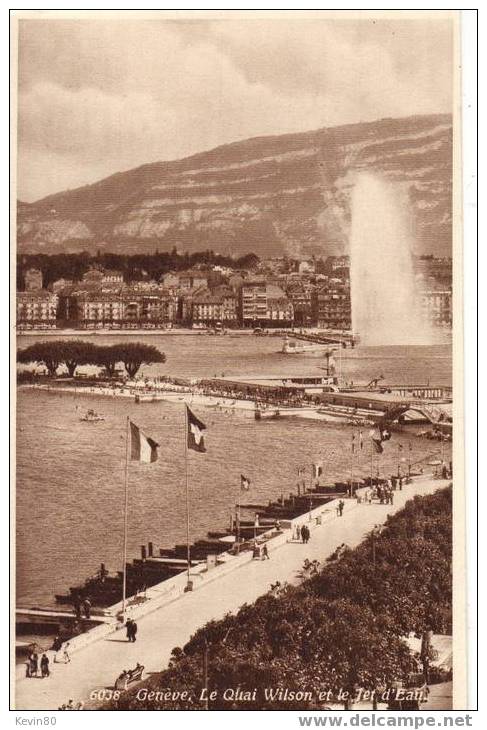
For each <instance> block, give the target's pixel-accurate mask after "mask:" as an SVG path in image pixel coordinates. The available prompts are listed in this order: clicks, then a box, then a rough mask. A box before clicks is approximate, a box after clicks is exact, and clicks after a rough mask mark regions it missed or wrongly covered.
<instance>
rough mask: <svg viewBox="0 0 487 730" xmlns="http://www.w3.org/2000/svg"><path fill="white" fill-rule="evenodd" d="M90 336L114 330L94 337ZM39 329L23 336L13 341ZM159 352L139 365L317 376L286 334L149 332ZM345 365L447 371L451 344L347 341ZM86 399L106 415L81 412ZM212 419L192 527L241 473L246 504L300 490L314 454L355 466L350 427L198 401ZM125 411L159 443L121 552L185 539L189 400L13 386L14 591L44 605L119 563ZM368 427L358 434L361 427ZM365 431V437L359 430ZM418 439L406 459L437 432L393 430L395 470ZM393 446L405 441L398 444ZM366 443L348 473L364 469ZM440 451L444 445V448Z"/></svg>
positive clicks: (390, 447)
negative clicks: (285, 341)
mask: <svg viewBox="0 0 487 730" xmlns="http://www.w3.org/2000/svg"><path fill="white" fill-rule="evenodd" d="M92 339H93V341H95V342H97V343H100V344H101V343H103V342H107V343H108V342H111V343H113V342H114V341H116V337H110V336H108V337H104V336H96V337H94V338H92ZM32 341H33V338H31V337H25V338H19V346H21V347H23V346H25V345H26V343H31V342H32ZM144 341H146V342H150V343H151V344H155V345H156V346H158V347H159V348H160V349H162V350H164V351H165V353H166V355H167V362H166V363H165V364H163V365H154V366H151V367H144V368H143V372H144V375H152V374H169V375H182V376H193V377H202V376H205V375H206V376H213V375H216V374H218V375H221V374H222V373H225V375H227V376H231V375H244V374H286V375H290V374H297V373H301V374H308V373H310V374H312V373H316V374H319V373H320V372H322V371H320V370H319V366H320V365H323V361H322V359H321V358H320V357H316V356H313V355H302V356H294V355H293V356H286V355H283V354H281V353H280V352H279V349H280V347H281V340H280V339H278V338H270V337H269V338H267V337H253V336H245V337H230V336H225V337H211V336H183V335H177V336H171V335H169V336H167V335H164V336H157V335H154V336H148V337H147V336H145V337H144ZM341 367H342V372H343V376H344V378H345V379H347V380H353V381H354V382H356V383H359V382H368V381H369V380H371V379H372V378H373V377H376V376H378V375H383V376H384V378H385V381H386V382H389V383H402V382H404V383H406V382H409V383H417V384H422V383H426V382H428V381H430V382H431V383H432V384H450V383H451V348H450V346H448V345H439V346H435V347H409V348H405V347H390V348H384V347H380V348H379V347H377V348H372V347H370V348H361V347H357V348H356V349H355V350H346V351H343V353H342V358H341ZM87 408H95V409H96V410H97V411H98V412H100V413H102V414H103V415H104V416H105V421H103V422H99V423H83V422H80V420H79V418H80V415H81V414H82V413H83V412H84V411H85V410H86V409H87ZM197 415H198V416H199V417H200V418H201V419H202V420H203V421H204V422H205V423H206V425H207V428H208V430H207V432H206V434H207V435H206V442H207V449H208V452H207V453H206V454H197V453H194V452H190V456H189V459H190V463H189V470H190V484H191V489H190V491H191V534H192V538H193V539H198V538H201V537H205V536H206V532H207V531H208V530H209V529H213V530H217V529H220V528H224V527H226V526H227V525H228V524H229V521H230V513H231V510H232V508H233V507H234V505H235V502H236V500H237V498H238V494H239V486H240V474H242V473H243V474H245V475H246V476H247V477H249V478H250V480H251V491H250V492H249V493H248V494H247V495H245V496H246V499H247V500H248V501H249V502H255V503H266V502H267V501H268V500H269V499H275V498H276V497H277V496H278V495H280V494H281V493H284V494H287V493H288V492H289V491H291V490H293V489H295V487H296V482H297V468H298V466H306V467H307V475H308V478H309V471H310V469H309V467H310V464H311V463H312V462H313V461H316V460H321V461H323V463H324V467H325V477H324V479H325V480H326V481H333V480H334V479H342V478H345V479H346V478H348V477H349V476H350V444H351V427H350V426H346V425H329V424H324V423H322V422H313V421H305V420H301V419H289V420H287V419H286V420H283V421H273V420H271V421H268V420H264V421H260V422H256V421H254V420H253V419H251V418H249V417H248V416H245V415H243V414H241V413H240V414H238V413H237V414H226V413H221V412H218V413H216V412H215V411H214V410H212V409H205V408H200V409H197ZM126 416H130V418H131V419H132V420H133V421H134V422H135V423H137V424H138V425H139V426H141V427H142V428H143V430H144V431H145V432H146V433H147V434H148V435H150V436H151V437H152V438H154V439H155V440H156V441H157V442H158V443H159V444H160V449H159V460H158V461H157V462H155V463H154V464H149V465H145V464H137V463H132V464H131V465H130V496H129V502H130V506H129V535H128V548H129V549H128V555H129V557H136V556H138V555H139V554H140V545H141V544H145V543H147V541H149V540H151V541H152V542H153V543H154V546H155V548H156V550H157V548H158V547H172V546H174V544H176V543H178V542H179V543H183V542H184V541H185V501H184V440H183V439H184V408H183V406H182V404H172V403H171V404H169V403H164V402H159V403H145V404H139V405H137V404H135V403H134V402H133V401H131V400H130V401H128V400H124V399H110V398H102V397H98V396H88V397H87V396H79V395H74V394H59V393H47V392H42V391H33V390H23V389H19V392H18V402H17V450H18V455H17V564H18V566H17V601H18V604H19V605H23V606H25V605H29V606H34V605H50V604H52V603H53V600H54V594H55V593H60V592H64V591H66V590H67V589H68V588H69V586H70V585H76V584H77V583H78V582H80V581H83V580H84V579H85V578H86V577H87V576H89V575H90V574H92V573H94V572H95V571H96V570H97V568H98V567H99V564H100V562H105V563H106V565H107V567H108V568H109V569H110V570H117V569H120V568H121V551H122V534H123V533H122V531H123V464H124V453H125V451H124V450H125V422H126ZM364 433H365V432H364ZM366 441H367V439H366ZM409 442H410V443H411V444H412V451H411V460H412V461H413V462H414V461H416V460H419V459H421V458H423V457H425V456H426V455H428V454H432V453H433V452H435V451H438V449H439V445H438V444H437V443H436V442H430V441H426V440H424V439H420V438H417V437H416V436H414V434H412V433H401V434H396V433H395V434H394V435H393V438H392V439H391V441H390V442H388V443H387V444H386V445H385V453H384V455H383V456H381V470H382V471H383V473H392V472H393V471H395V470H396V469H397V463H398V458H399V457H400V456H401V455H402V454H407V453H408V450H409V447H408V444H409ZM398 444H402V446H403V450H402V452H399V450H398ZM366 451H367V452H368V445H367V444H366V448H365V449H364V453H363V454H362V456H361V457H360V462H359V463H357V459H356V462H355V467H354V474H355V475H358V474H362V475H363V476H366V475H367V474H369V473H370V457H369V456H368V453H367V454H366V453H365V452H366ZM445 453H447V452H445Z"/></svg>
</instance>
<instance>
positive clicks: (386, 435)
mask: <svg viewBox="0 0 487 730" xmlns="http://www.w3.org/2000/svg"><path fill="white" fill-rule="evenodd" d="M370 438H371V439H372V443H373V445H374V449H375V450H376V453H378V454H382V453H383V452H384V449H383V446H382V442H383V441H389V439H390V438H391V432H390V431H388V430H387V429H386V428H382V426H379V427H378V428H376V429H372V431H370Z"/></svg>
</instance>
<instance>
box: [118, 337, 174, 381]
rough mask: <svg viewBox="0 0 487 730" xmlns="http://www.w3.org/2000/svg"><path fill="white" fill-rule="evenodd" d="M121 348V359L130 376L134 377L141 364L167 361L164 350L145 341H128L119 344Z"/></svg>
mask: <svg viewBox="0 0 487 730" xmlns="http://www.w3.org/2000/svg"><path fill="white" fill-rule="evenodd" d="M117 347H118V348H119V353H120V360H121V361H122V362H123V364H124V366H125V370H126V371H127V375H128V376H129V378H134V377H135V376H136V375H137V372H138V371H139V368H140V366H141V365H142V364H143V363H144V364H145V365H152V364H153V363H155V362H166V356H165V354H164V353H163V352H161V351H160V350H158V349H157V347H154V345H146V344H144V343H143V342H127V343H123V344H120V345H118V346H117Z"/></svg>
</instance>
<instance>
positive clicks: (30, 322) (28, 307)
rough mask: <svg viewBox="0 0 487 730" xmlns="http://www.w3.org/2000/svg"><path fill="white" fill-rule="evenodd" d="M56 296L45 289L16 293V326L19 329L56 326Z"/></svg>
mask: <svg viewBox="0 0 487 730" xmlns="http://www.w3.org/2000/svg"><path fill="white" fill-rule="evenodd" d="M57 305H58V297H57V294H54V293H53V292H50V291H47V290H46V289H35V290H29V291H19V292H17V326H18V327H19V329H30V328H34V327H40V328H50V327H55V326H56V317H57Z"/></svg>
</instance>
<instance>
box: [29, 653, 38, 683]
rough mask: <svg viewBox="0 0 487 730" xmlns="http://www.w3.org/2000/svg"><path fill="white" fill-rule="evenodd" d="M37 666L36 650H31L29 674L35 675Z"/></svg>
mask: <svg viewBox="0 0 487 730" xmlns="http://www.w3.org/2000/svg"><path fill="white" fill-rule="evenodd" d="M38 668H39V657H38V655H37V654H36V652H35V651H34V652H32V654H31V655H30V676H31V677H37V671H38Z"/></svg>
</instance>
